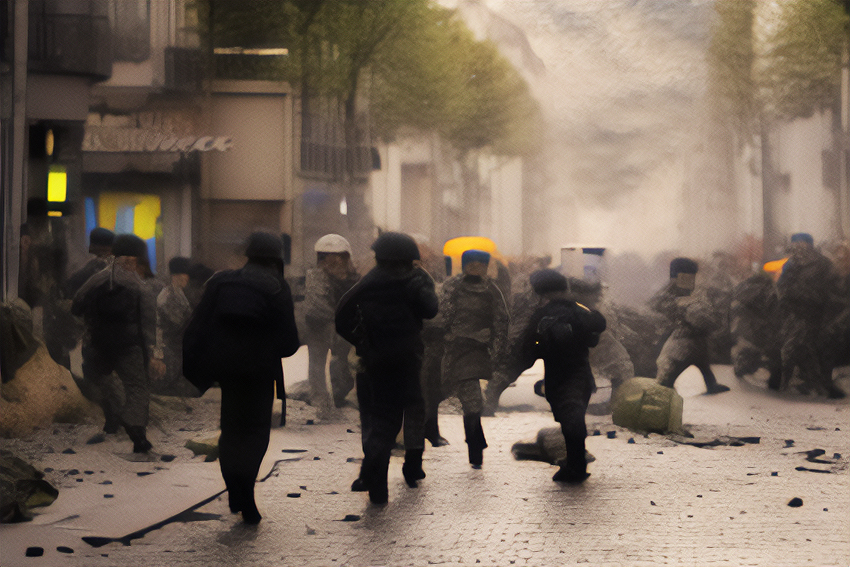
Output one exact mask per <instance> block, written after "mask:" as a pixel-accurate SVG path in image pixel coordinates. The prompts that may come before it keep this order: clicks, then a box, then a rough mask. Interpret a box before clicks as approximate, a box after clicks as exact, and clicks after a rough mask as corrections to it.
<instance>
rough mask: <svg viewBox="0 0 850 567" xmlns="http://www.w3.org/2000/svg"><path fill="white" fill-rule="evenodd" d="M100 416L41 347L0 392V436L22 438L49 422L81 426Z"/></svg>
mask: <svg viewBox="0 0 850 567" xmlns="http://www.w3.org/2000/svg"><path fill="white" fill-rule="evenodd" d="M101 416H102V414H101V410H100V408H99V407H98V406H96V405H95V404H94V403H92V402H91V401H89V400H87V399H86V398H85V397H84V396H83V394H82V393H81V392H80V389H79V388H78V387H77V384H76V382H74V378H73V377H72V376H71V372H70V371H69V370H68V369H67V368H65V367H63V366H60V365H59V364H56V362H55V361H54V360H53V359H52V358H51V357H50V354H49V353H48V352H47V348H46V347H45V346H44V345H43V344H39V346H38V349H37V350H36V352H35V354H34V355H33V356H32V357H31V358H30V359H29V360H28V361H27V362H26V363H24V365H23V366H21V367H20V368H19V369H18V371H17V372H16V373H15V377H14V379H13V380H11V381H10V382H6V383H5V384H3V385H2V390H0V437H7V438H11V437H24V436H26V435H28V434H30V433H31V432H32V431H34V430H35V429H37V428H41V427H46V426H48V425H50V424H51V423H85V422H86V421H87V420H90V419H96V418H102V417H101Z"/></svg>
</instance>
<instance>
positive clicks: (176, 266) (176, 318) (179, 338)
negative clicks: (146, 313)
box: [152, 256, 198, 397]
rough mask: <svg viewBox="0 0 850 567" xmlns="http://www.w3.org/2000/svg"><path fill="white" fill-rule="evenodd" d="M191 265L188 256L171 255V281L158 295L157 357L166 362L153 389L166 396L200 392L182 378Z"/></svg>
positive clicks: (192, 395)
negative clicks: (162, 372) (187, 287)
mask: <svg viewBox="0 0 850 567" xmlns="http://www.w3.org/2000/svg"><path fill="white" fill-rule="evenodd" d="M189 266H190V262H189V258H183V257H180V256H177V257H174V258H172V259H171V260H170V261H169V262H168V272H169V274H170V275H171V282H170V283H169V284H168V285H167V286H165V287H164V288H163V289H162V291H160V292H159V295H158V296H157V298H156V343H157V353H156V358H159V359H162V361H163V362H164V363H165V374H164V375H163V377H162V378H161V379H160V380H157V381H155V382H153V388H152V390H153V391H154V392H155V393H157V394H163V395H166V396H191V397H197V396H198V390H197V388H195V387H194V386H193V385H192V384H191V383H189V381H188V380H186V379H185V378H183V331H184V330H185V329H186V324H187V323H188V322H189V317H190V316H191V315H192V307H191V305H189V300H188V299H187V298H186V293H185V292H184V290H185V289H186V286H187V285H188V283H189Z"/></svg>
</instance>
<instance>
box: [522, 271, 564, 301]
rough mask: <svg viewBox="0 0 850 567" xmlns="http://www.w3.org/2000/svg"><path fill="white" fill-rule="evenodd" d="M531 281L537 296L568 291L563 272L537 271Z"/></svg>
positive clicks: (530, 278)
mask: <svg viewBox="0 0 850 567" xmlns="http://www.w3.org/2000/svg"><path fill="white" fill-rule="evenodd" d="M529 281H530V283H531V289H533V290H534V293H536V294H537V295H543V294H544V293H549V292H552V291H564V290H566V289H567V278H565V277H564V275H563V274H562V273H561V272H558V271H556V270H553V269H551V268H546V269H543V270H537V271H536V272H534V273H532V274H531V276H530V277H529Z"/></svg>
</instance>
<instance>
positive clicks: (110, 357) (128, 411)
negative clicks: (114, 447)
mask: <svg viewBox="0 0 850 567" xmlns="http://www.w3.org/2000/svg"><path fill="white" fill-rule="evenodd" d="M82 354H83V377H84V379H85V380H86V381H90V382H91V385H92V386H93V388H92V389H93V391H94V392H96V394H95V398H97V399H95V402H96V403H98V404H99V405H100V406H101V407H102V408H103V411H104V414H107V416H108V415H110V414H111V415H112V416H117V417H119V418H120V419H121V421H122V422H123V424H125V425H130V426H134V425H135V426H141V427H146V426H147V424H148V409H149V404H150V385H149V383H148V372H147V361H146V360H145V355H144V351H143V350H142V348H141V347H130V348H129V349H127V350H124V351H121V352H118V353H116V352H113V351H109V350H108V349H103V350H100V349H97V348H94V347H91V346H88V347H86V348H84V349H83V353H82ZM113 373H114V374H113ZM115 375H117V377H118V380H116V379H115Z"/></svg>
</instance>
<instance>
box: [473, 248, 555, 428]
mask: <svg viewBox="0 0 850 567" xmlns="http://www.w3.org/2000/svg"><path fill="white" fill-rule="evenodd" d="M551 262H552V257H551V256H544V257H542V258H531V259H530V260H528V261H526V262H523V263H522V264H521V265H519V266H518V267H517V272H518V273H517V274H515V275H514V277H513V278H512V279H513V282H514V288H515V289H514V292H513V296H512V298H511V306H510V312H509V314H510V323H509V325H508V340H507V348H508V353H507V355H506V360H505V366H504V372H494V373H493V377H492V378H491V379H490V380H489V381H488V382H487V385H486V387H485V388H484V406H483V409H482V412H481V415H485V416H493V415H495V414H496V408H498V407H499V399H500V398H501V396H502V393H504V391H505V390H506V389H507V388H508V386H510V385H511V384H513V383H514V382H516V381H517V379H518V378H519V376H520V374H522V372H523V371H524V370H525V369H524V368H521V366H522V364H521V362H520V353H519V352H518V351H517V350H516V348H517V345H519V344H520V342H519V340H518V339H519V337H520V335H521V334H522V333H523V331H524V330H525V326H526V324H527V323H528V320H529V318H530V317H531V315H532V313H534V311H535V310H536V309H537V308H538V307H539V306H540V303H541V301H542V300H541V298H540V296H539V295H538V294H536V293H534V290H533V289H532V288H531V284H529V283H528V281H529V276H530V275H531V274H532V273H534V272H535V271H537V270H538V269H545V268H547V267H548V266H549V264H550V263H551Z"/></svg>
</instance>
